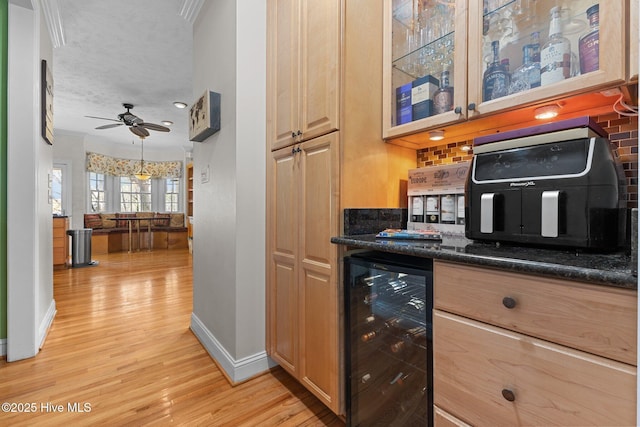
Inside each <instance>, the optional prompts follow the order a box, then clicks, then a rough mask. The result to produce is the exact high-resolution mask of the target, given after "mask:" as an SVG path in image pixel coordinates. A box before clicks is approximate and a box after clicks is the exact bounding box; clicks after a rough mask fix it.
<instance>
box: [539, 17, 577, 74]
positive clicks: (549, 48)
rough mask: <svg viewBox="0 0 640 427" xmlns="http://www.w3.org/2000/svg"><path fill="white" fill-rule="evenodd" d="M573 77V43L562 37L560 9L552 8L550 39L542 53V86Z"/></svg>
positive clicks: (543, 47)
mask: <svg viewBox="0 0 640 427" xmlns="http://www.w3.org/2000/svg"><path fill="white" fill-rule="evenodd" d="M569 77H571V42H570V41H569V39H567V38H566V37H564V36H563V35H562V19H561V17H560V7H558V6H554V7H552V8H551V23H550V24H549V39H548V40H547V42H546V43H545V44H544V46H542V51H541V52H540V83H541V85H542V86H546V85H549V84H553V83H557V82H560V81H562V80H564V79H567V78H569Z"/></svg>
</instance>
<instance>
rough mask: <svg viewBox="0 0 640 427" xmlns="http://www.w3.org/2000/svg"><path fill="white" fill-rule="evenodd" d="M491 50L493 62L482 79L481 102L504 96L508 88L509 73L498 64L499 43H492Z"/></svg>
mask: <svg viewBox="0 0 640 427" xmlns="http://www.w3.org/2000/svg"><path fill="white" fill-rule="evenodd" d="M491 50H492V52H493V60H492V61H491V63H490V64H489V66H488V67H487V69H486V70H485V72H484V75H483V77H482V100H483V101H490V100H492V99H496V98H500V97H501V96H505V95H506V94H507V92H508V88H509V72H508V71H507V70H506V69H505V67H504V66H503V65H502V64H501V63H500V42H499V41H497V40H495V41H492V42H491Z"/></svg>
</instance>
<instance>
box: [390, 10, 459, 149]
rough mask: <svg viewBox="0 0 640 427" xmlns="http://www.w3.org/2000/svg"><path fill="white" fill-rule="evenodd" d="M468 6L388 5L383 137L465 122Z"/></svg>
mask: <svg viewBox="0 0 640 427" xmlns="http://www.w3.org/2000/svg"><path fill="white" fill-rule="evenodd" d="M466 3H467V1H466V0H385V32H384V33H385V40H384V55H383V57H384V64H383V66H384V70H383V82H384V88H385V89H384V97H383V100H384V106H383V114H384V124H383V134H384V137H385V138H387V137H393V136H398V135H402V134H406V133H411V132H415V131H417V130H420V129H425V128H429V127H435V126H438V125H442V124H448V123H452V122H455V121H459V120H464V119H465V118H466V108H465V107H466V104H465V100H466V73H467V70H466V43H467V40H466V35H467V28H466V26H467V24H466V11H467V5H466Z"/></svg>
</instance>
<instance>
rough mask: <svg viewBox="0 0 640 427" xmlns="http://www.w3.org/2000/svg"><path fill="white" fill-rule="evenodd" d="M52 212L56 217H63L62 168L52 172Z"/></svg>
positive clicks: (54, 168)
mask: <svg viewBox="0 0 640 427" xmlns="http://www.w3.org/2000/svg"><path fill="white" fill-rule="evenodd" d="M49 184H50V185H51V212H52V213H53V214H54V215H63V214H64V208H63V205H62V168H60V167H56V166H54V167H53V170H52V171H51V182H50V183H49Z"/></svg>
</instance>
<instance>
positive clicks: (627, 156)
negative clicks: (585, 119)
mask: <svg viewBox="0 0 640 427" xmlns="http://www.w3.org/2000/svg"><path fill="white" fill-rule="evenodd" d="M595 120H596V122H598V124H599V125H600V126H602V127H603V128H604V129H605V130H606V131H607V132H608V133H609V139H610V140H611V143H612V144H614V146H615V147H616V148H617V150H618V154H619V155H620V159H621V161H622V166H623V168H624V172H625V175H626V178H627V207H629V208H637V207H638V118H637V117H627V116H622V115H619V114H618V113H610V114H606V115H602V116H597V117H595ZM472 144H473V141H462V142H457V143H456V142H454V143H449V144H444V145H438V146H436V147H429V148H425V149H423V150H418V153H417V157H418V158H417V163H418V167H419V168H421V167H424V166H432V165H443V164H449V163H458V162H463V161H466V160H471V158H472V157H473V150H471V151H464V150H463V149H462V147H464V146H472Z"/></svg>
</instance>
